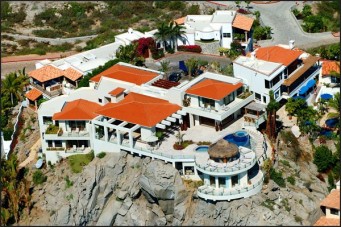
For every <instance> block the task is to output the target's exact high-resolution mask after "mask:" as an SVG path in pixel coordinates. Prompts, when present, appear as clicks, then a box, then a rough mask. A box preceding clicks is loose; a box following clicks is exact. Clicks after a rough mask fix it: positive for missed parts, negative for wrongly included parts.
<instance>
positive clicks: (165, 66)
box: [159, 60, 170, 75]
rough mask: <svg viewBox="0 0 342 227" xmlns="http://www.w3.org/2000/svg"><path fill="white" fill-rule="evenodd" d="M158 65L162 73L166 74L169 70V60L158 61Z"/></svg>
mask: <svg viewBox="0 0 342 227" xmlns="http://www.w3.org/2000/svg"><path fill="white" fill-rule="evenodd" d="M160 66H161V68H160V69H159V70H160V71H162V72H164V75H166V72H167V71H169V69H170V61H167V60H164V61H160Z"/></svg>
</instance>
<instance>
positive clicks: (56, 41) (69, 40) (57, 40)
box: [2, 33, 98, 45]
mask: <svg viewBox="0 0 342 227" xmlns="http://www.w3.org/2000/svg"><path fill="white" fill-rule="evenodd" d="M2 35H8V36H11V37H13V38H15V39H33V40H35V41H37V42H49V43H50V44H51V45H59V44H62V43H65V42H66V43H74V42H76V41H77V40H81V41H86V40H89V39H92V38H94V37H96V36H98V35H88V36H80V37H72V38H43V37H36V36H29V35H18V34H11V33H2Z"/></svg>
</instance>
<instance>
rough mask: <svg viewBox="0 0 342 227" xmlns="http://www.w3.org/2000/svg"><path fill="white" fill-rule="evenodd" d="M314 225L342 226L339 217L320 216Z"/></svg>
mask: <svg viewBox="0 0 342 227" xmlns="http://www.w3.org/2000/svg"><path fill="white" fill-rule="evenodd" d="M313 226H341V224H340V219H339V218H327V217H326V216H322V217H320V218H319V219H318V220H317V221H316V223H315V224H314V225H313Z"/></svg>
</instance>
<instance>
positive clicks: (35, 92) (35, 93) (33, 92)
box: [25, 88, 43, 101]
mask: <svg viewBox="0 0 342 227" xmlns="http://www.w3.org/2000/svg"><path fill="white" fill-rule="evenodd" d="M42 94H43V92H41V91H39V90H37V89H35V88H33V89H32V90H30V91H29V92H27V93H26V94H25V96H26V98H28V99H29V100H31V101H35V100H36V99H38V98H39V97H40V96H41V95H42Z"/></svg>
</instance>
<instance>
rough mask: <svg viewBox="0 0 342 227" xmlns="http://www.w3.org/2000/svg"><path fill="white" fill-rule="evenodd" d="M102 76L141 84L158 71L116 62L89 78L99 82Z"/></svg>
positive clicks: (150, 78)
mask: <svg viewBox="0 0 342 227" xmlns="http://www.w3.org/2000/svg"><path fill="white" fill-rule="evenodd" d="M102 76H105V77H108V78H112V79H116V80H122V81H126V82H129V83H134V84H136V85H141V84H143V83H146V82H148V81H150V80H152V79H153V78H155V77H156V76H158V73H154V72H149V71H146V70H143V69H136V68H133V67H128V66H123V65H119V64H116V65H114V66H112V67H110V68H109V69H107V70H105V71H103V72H102V73H100V74H98V75H96V76H94V77H92V78H91V79H90V80H91V81H94V82H99V81H100V79H101V77H102Z"/></svg>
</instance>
